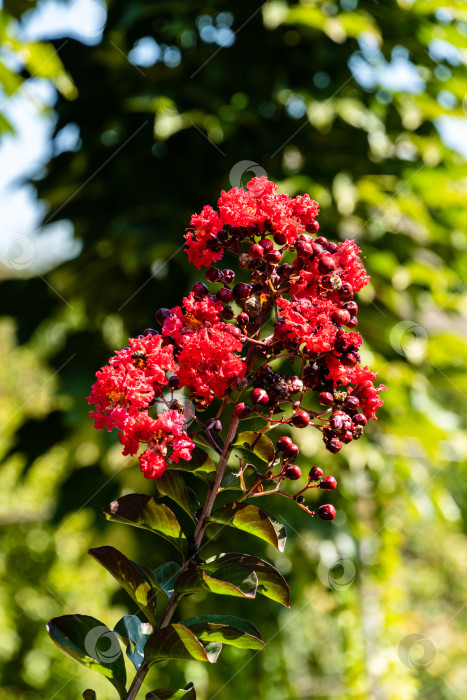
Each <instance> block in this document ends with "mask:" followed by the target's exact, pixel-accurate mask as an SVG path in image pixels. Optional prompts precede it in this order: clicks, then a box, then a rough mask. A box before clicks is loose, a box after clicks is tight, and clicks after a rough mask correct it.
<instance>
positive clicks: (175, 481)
mask: <svg viewBox="0 0 467 700" xmlns="http://www.w3.org/2000/svg"><path fill="white" fill-rule="evenodd" d="M156 486H157V492H158V494H159V495H160V496H168V497H169V498H171V499H172V501H175V503H177V504H178V505H179V506H180V507H181V508H183V510H184V511H185V513H188V515H189V516H190V518H191V519H192V520H193V522H195V519H194V517H193V512H192V510H191V505H190V499H189V496H188V490H187V487H186V485H185V482H184V481H183V477H182V476H180V474H179V473H178V472H176V471H174V470H172V469H166V470H165V472H164V473H163V474H162V476H161V477H159V479H157V484H156Z"/></svg>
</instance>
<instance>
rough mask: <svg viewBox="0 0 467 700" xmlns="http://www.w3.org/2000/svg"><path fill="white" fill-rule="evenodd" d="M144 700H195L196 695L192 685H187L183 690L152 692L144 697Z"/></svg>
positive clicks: (171, 689)
mask: <svg viewBox="0 0 467 700" xmlns="http://www.w3.org/2000/svg"><path fill="white" fill-rule="evenodd" d="M146 700H196V693H195V688H194V685H193V683H189V684H188V685H187V687H186V688H185V689H184V690H177V688H164V689H163V690H153V691H151V692H150V693H148V694H147V695H146Z"/></svg>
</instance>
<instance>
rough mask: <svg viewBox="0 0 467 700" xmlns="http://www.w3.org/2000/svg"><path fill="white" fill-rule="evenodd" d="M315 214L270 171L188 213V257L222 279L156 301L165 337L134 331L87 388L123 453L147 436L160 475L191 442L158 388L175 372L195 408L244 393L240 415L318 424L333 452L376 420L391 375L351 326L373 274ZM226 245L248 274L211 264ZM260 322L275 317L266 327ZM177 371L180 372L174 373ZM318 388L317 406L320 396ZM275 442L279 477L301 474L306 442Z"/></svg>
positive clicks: (146, 460) (151, 463)
mask: <svg viewBox="0 0 467 700" xmlns="http://www.w3.org/2000/svg"><path fill="white" fill-rule="evenodd" d="M318 212H319V207H318V204H317V203H316V202H314V201H313V200H312V199H310V197H309V196H308V195H299V196H297V197H295V198H291V197H289V196H288V195H286V194H280V193H278V192H277V186H276V185H275V184H274V183H273V182H270V181H269V180H268V179H267V178H266V177H260V178H254V179H252V180H251V181H250V182H249V183H248V187H247V190H244V189H242V188H238V187H234V188H233V189H231V190H229V191H228V192H224V191H223V192H222V193H221V196H220V198H219V200H218V211H216V210H215V209H213V208H212V207H210V206H205V207H204V208H203V210H202V211H201V213H200V214H196V215H194V216H193V217H192V218H191V227H190V229H189V230H188V232H187V234H186V251H187V254H188V258H189V260H190V262H192V263H194V264H195V265H196V267H197V268H198V269H200V268H201V267H202V266H208V269H207V271H206V275H205V276H206V280H207V282H209V283H210V284H211V285H215V286H214V288H213V287H211V288H209V287H208V286H207V285H206V284H204V283H202V282H197V283H196V284H195V285H194V286H193V289H192V291H191V293H190V294H189V295H188V296H187V297H186V298H185V299H183V303H182V305H181V306H176V307H174V308H172V309H160V310H159V311H158V312H157V313H156V318H157V319H158V321H159V322H160V323H161V325H162V337H161V336H157V335H155V331H151V332H149V333H148V334H147V335H146V337H141V336H140V337H139V338H137V339H132V340H130V347H129V348H126V349H124V350H122V351H120V352H119V353H117V354H116V355H115V357H114V358H112V360H111V361H110V363H109V365H108V366H107V367H104V368H103V369H102V370H101V371H100V372H98V374H97V382H96V384H95V385H94V387H93V390H92V393H91V396H90V397H89V401H90V403H94V404H95V405H96V411H95V412H94V413H92V414H91V415H92V416H93V418H94V419H95V422H96V427H97V428H102V427H104V426H105V427H107V429H109V430H110V429H111V428H112V427H116V428H117V429H118V430H120V431H121V435H120V440H121V442H122V444H123V445H124V448H125V451H124V454H131V455H134V454H136V453H137V451H138V449H139V446H140V444H141V443H144V444H145V445H146V446H147V447H146V449H145V451H144V452H143V454H142V455H141V456H140V464H141V468H142V469H143V471H144V473H145V475H146V476H148V477H151V478H152V477H157V476H160V474H161V473H162V472H163V470H164V468H165V466H166V462H167V459H171V460H172V461H175V462H176V461H177V460H178V459H179V458H181V459H189V458H190V452H191V449H192V447H193V443H192V442H191V439H190V438H189V437H188V435H187V434H186V433H185V432H184V431H183V419H182V417H181V416H180V415H179V414H178V412H177V410H176V408H174V407H173V406H172V405H171V404H170V402H167V401H166V399H165V397H163V396H162V390H163V387H164V386H166V385H167V384H168V383H170V387H171V389H174V388H180V389H183V388H185V390H186V391H187V392H188V393H189V396H190V398H191V399H192V402H193V404H194V406H195V408H196V410H197V411H198V410H204V409H206V408H207V407H208V406H210V404H211V403H212V402H213V401H214V400H215V399H216V398H217V399H223V400H224V402H226V403H228V402H229V401H233V402H235V403H236V405H235V407H234V413H235V415H237V416H238V417H240V418H248V417H250V416H252V415H256V416H261V417H263V418H264V419H265V420H266V421H267V424H268V426H269V427H270V426H273V425H277V424H283V425H287V424H290V425H294V426H296V427H301V428H305V427H307V426H311V427H313V428H314V429H318V430H320V431H321V433H322V436H323V440H324V443H325V446H326V448H327V449H328V450H330V451H331V452H337V451H339V450H340V449H341V448H342V445H343V444H346V443H349V442H351V441H352V440H355V439H358V438H359V437H360V436H361V434H362V432H363V428H364V426H365V424H366V423H367V421H368V420H369V419H370V418H375V412H376V411H377V409H378V408H380V406H382V404H383V401H382V399H381V398H380V392H381V391H383V390H384V389H385V388H386V387H384V386H379V387H378V388H376V387H375V385H374V383H373V381H374V379H375V374H374V373H373V372H372V371H371V370H370V369H368V368H367V367H362V366H361V364H360V354H359V348H360V346H361V344H362V338H361V336H360V335H359V334H358V333H357V332H355V331H354V330H353V329H354V328H355V327H356V325H357V317H356V315H357V311H358V307H357V304H356V303H355V301H354V300H353V296H354V293H356V292H358V291H360V290H361V289H362V288H363V287H364V286H365V285H366V284H367V282H368V279H369V278H368V275H367V274H366V271H365V268H364V265H363V262H362V260H361V258H360V254H361V250H360V248H359V247H358V246H357V245H356V244H355V242H354V241H351V240H346V241H344V242H341V243H339V244H337V243H334V242H332V241H328V240H327V238H325V237H324V236H316V235H312V234H317V232H318V229H319V225H318V223H317V222H316V220H315V217H316V216H317V214H318ZM228 252H230V253H233V254H234V255H235V256H236V257H237V260H238V264H239V266H240V268H243V269H244V270H246V271H248V275H249V278H248V279H247V281H242V282H237V283H235V273H234V271H233V270H230V269H225V270H220V269H218V268H216V267H213V266H212V265H213V263H214V262H217V261H219V260H220V259H221V258H222V256H223V255H224V253H228ZM263 320H264V321H266V320H267V321H268V322H269V321H272V332H270V334H269V335H266V334H265V332H264V330H265V328H267V324H263ZM263 326H264V327H265V328H264V329H263ZM282 357H288V358H289V359H290V360H291V362H292V363H297V364H296V365H295V367H294V370H293V372H294V373H293V375H292V376H290V375H287V374H281V373H280V372H279V371H278V369H275V368H273V367H272V366H271V364H272V363H274V362H275V361H276V359H278V358H282ZM167 372H170V373H174V374H173V376H171V378H170V380H169V379H168V377H167ZM250 389H251V393H249V391H250ZM237 391H239V392H240V394H241V400H240V395H235V394H234V392H237ZM313 393H314V394H315V396H316V398H317V402H318V404H321V408H318V410H316V406H312V405H311V403H310V402H311V401H312V397H313ZM154 403H155V404H160V405H164V404H165V409H167V410H165V411H164V413H163V414H162V416H160V417H159V418H156V417H155V416H154V417H152V416H151V415H150V414H149V410H150V406H151V405H152V404H154ZM323 407H324V408H323ZM212 420H214V419H212ZM216 420H217V419H216ZM214 422H216V421H214ZM217 423H218V421H217ZM281 439H282V438H281ZM285 439H286V438H285V437H284V440H285ZM287 440H289V438H287ZM279 442H280V441H279ZM290 442H291V441H290ZM278 445H279V443H278ZM284 445H285V443H284ZM168 448H169V449H170V450H171V453H170V456H169V457H168V456H167V455H168ZM279 449H280V450H282V453H283V456H282V459H283V465H282V467H281V469H282V471H281V472H280V474H279V475H278V476H277V478H278V479H279V481H278V483H280V480H281V479H283V478H288V479H293V480H295V479H298V478H299V476H300V473H301V471H300V468H299V467H298V466H297V465H294V464H290V460H293V459H295V458H296V456H297V454H298V448H297V446H296V445H293V444H292V443H291V444H290V445H289V444H287V445H285V446H284V447H283V449H282V448H279V447H278V450H279ZM314 469H315V472H314V475H315V476H313V478H311V477H309V484H311V486H316V485H319V486H320V487H321V488H322V489H323V490H331V489H332V488H335V480H334V479H333V477H323V479H322V480H320V481H319V480H318V481H319V483H318V482H317V481H316V473H318V472H316V470H318V471H321V470H319V468H318V467H315V468H314ZM321 474H322V472H321ZM273 478H276V477H273ZM300 493H301V492H300ZM300 498H301V496H300ZM297 502H299V503H301V501H300V500H299V498H298V496H297ZM323 508H324V510H323V513H322V514H321V513H320V512H319V511H318V514H319V515H320V517H322V518H324V519H331V518H332V517H334V516H333V509H332V506H326V507H324V506H323ZM334 512H335V511H334Z"/></svg>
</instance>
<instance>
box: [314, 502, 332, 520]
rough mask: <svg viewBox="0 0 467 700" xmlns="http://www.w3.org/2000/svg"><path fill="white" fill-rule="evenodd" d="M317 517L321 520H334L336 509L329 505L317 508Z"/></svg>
mask: <svg viewBox="0 0 467 700" xmlns="http://www.w3.org/2000/svg"><path fill="white" fill-rule="evenodd" d="M318 517H319V518H321V520H334V518H335V517H336V509H335V508H334V506H332V505H331V504H330V503H326V505H324V506H320V507H319V508H318Z"/></svg>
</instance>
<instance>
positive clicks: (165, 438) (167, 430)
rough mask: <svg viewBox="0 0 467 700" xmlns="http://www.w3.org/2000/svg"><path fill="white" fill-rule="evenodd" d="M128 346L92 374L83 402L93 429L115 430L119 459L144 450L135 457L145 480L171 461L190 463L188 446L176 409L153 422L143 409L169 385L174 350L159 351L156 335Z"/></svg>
mask: <svg viewBox="0 0 467 700" xmlns="http://www.w3.org/2000/svg"><path fill="white" fill-rule="evenodd" d="M128 342H129V347H127V348H124V349H123V350H120V351H119V352H117V353H116V354H115V355H114V357H112V358H111V359H110V360H109V364H108V365H106V366H105V367H103V368H102V369H101V370H99V371H98V372H97V374H96V377H97V381H96V383H95V384H94V386H93V388H92V391H91V394H90V396H88V403H90V404H94V405H95V406H96V410H95V411H91V414H90V415H91V418H93V419H94V426H95V427H96V428H97V429H98V430H100V429H102V428H107V430H109V431H110V430H112V428H117V429H118V430H119V431H121V432H120V433H119V439H120V442H121V443H122V445H123V446H124V451H123V454H124V455H135V454H137V452H138V450H139V448H140V444H141V443H145V444H146V448H147V449H146V450H145V452H143V453H142V454H141V455H140V458H139V461H140V466H141V469H142V471H143V472H144V474H145V476H147V477H148V478H155V477H158V476H161V475H162V473H163V472H164V469H165V468H166V466H167V461H166V457H167V453H168V447H170V448H171V454H170V460H171V461H172V462H178V460H179V459H187V460H189V459H190V455H191V451H192V449H193V447H194V444H193V442H192V441H191V439H190V438H189V437H188V435H187V434H186V433H185V432H184V431H183V430H182V428H183V425H184V421H185V419H184V418H183V416H181V415H180V414H179V413H178V412H177V411H176V410H167V411H165V412H164V413H162V415H161V416H159V417H158V418H157V419H154V418H152V417H151V416H150V415H149V413H148V411H147V409H148V407H149V406H151V405H152V404H154V403H155V402H156V401H157V397H159V396H160V395H161V394H162V390H163V387H164V386H166V385H167V384H168V383H169V379H168V378H167V372H174V371H175V370H176V369H177V365H176V364H175V362H174V357H173V348H172V346H170V345H165V346H164V341H163V339H162V338H161V336H160V335H157V332H156V331H153V330H149V331H147V335H146V336H140V337H138V338H130V340H129V341H128Z"/></svg>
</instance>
